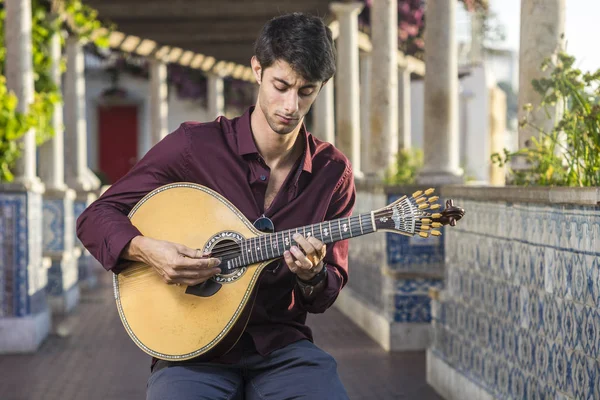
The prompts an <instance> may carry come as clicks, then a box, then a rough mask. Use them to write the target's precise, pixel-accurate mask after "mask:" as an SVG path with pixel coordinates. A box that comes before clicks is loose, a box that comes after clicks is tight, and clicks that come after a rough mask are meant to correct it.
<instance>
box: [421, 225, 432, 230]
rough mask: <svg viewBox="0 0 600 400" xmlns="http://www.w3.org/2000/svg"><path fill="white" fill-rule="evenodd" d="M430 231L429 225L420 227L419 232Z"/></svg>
mask: <svg viewBox="0 0 600 400" xmlns="http://www.w3.org/2000/svg"><path fill="white" fill-rule="evenodd" d="M430 229H431V227H430V226H429V225H422V226H421V230H422V231H428V230H430Z"/></svg>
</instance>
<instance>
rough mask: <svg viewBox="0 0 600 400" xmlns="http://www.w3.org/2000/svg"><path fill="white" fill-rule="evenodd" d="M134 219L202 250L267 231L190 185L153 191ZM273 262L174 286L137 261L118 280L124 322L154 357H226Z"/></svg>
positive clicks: (151, 233)
mask: <svg viewBox="0 0 600 400" xmlns="http://www.w3.org/2000/svg"><path fill="white" fill-rule="evenodd" d="M129 218H130V220H131V222H132V224H133V225H134V226H136V227H137V228H138V229H139V230H140V232H141V233H142V234H143V235H144V236H148V237H152V238H154V239H159V240H166V241H170V242H174V243H180V244H183V245H186V246H188V247H191V248H196V249H201V250H203V251H204V250H211V249H214V248H215V246H217V248H218V246H221V248H223V247H225V248H227V246H235V242H234V241H232V238H237V239H238V240H239V239H245V238H251V237H257V236H259V235H261V234H262V233H261V232H259V231H258V230H256V229H255V228H254V227H253V226H252V224H251V223H250V222H249V221H248V220H247V219H246V218H245V217H244V216H243V215H242V213H240V212H239V210H237V209H236V207H235V206H233V205H232V204H231V203H230V202H229V201H228V200H226V199H225V198H224V197H222V196H221V195H219V194H218V193H216V192H214V191H212V190H210V189H208V188H206V187H204V186H201V185H196V184H192V183H174V184H171V185H166V186H163V187H161V188H158V189H156V190H154V191H153V192H151V193H149V194H148V195H147V196H145V197H144V198H143V199H142V200H140V202H139V203H138V204H137V205H136V206H135V207H134V208H133V209H132V211H131V213H130V214H129ZM267 264H268V261H267V262H261V263H258V264H253V265H249V266H247V267H243V268H240V269H236V270H235V271H234V272H233V273H229V274H224V275H218V278H219V280H220V283H217V282H215V281H212V280H210V281H207V283H206V284H201V285H198V286H196V287H193V288H191V287H187V286H183V285H182V286H177V285H168V284H166V283H165V282H164V281H163V280H162V278H161V277H160V275H159V274H158V273H157V272H156V271H155V270H154V269H153V268H152V267H149V266H147V265H145V264H143V263H133V264H132V265H131V266H130V267H128V268H127V269H125V270H124V271H123V272H121V273H120V274H118V275H115V276H114V279H113V283H114V291H115V299H116V302H117V308H118V310H119V315H120V317H121V321H122V322H123V325H124V326H125V329H126V330H127V332H128V334H129V335H130V337H131V338H132V339H133V341H134V342H135V343H136V344H137V345H138V346H139V347H140V348H141V349H142V350H143V351H145V352H146V353H148V354H149V355H151V356H153V357H156V358H159V359H163V360H171V361H177V360H187V359H191V358H199V359H208V358H211V357H214V356H217V355H221V354H223V353H225V352H227V351H228V350H229V349H230V348H231V347H232V346H233V345H234V344H235V343H236V342H237V340H238V339H239V337H240V336H241V334H242V332H243V331H244V329H245V327H246V324H247V322H248V319H249V317H250V313H251V311H252V306H253V302H254V298H255V292H256V290H255V287H256V283H257V281H258V278H259V276H260V274H261V272H262V270H263V269H264V267H265V266H266V265H267Z"/></svg>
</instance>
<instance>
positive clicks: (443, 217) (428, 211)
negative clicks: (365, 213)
mask: <svg viewBox="0 0 600 400" xmlns="http://www.w3.org/2000/svg"><path fill="white" fill-rule="evenodd" d="M434 191H435V190H434V189H427V190H425V191H422V190H419V191H417V192H415V193H413V194H412V196H402V197H401V198H399V199H398V200H396V201H394V202H393V203H391V204H389V205H387V206H386V207H384V208H382V209H379V210H377V211H374V219H375V227H376V229H377V230H383V231H390V232H396V233H400V234H403V235H406V236H414V235H419V236H421V237H424V238H426V237H429V236H440V235H441V234H442V233H441V232H440V231H439V230H438V229H437V228H441V227H442V226H444V225H452V226H454V225H456V221H458V220H460V219H461V218H462V217H463V216H464V213H465V212H464V210H463V209H462V208H460V207H455V206H454V204H453V202H452V200H448V201H447V202H446V209H445V210H441V205H440V204H439V203H437V201H438V200H439V197H438V196H432V194H433V193H434Z"/></svg>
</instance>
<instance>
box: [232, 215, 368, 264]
mask: <svg viewBox="0 0 600 400" xmlns="http://www.w3.org/2000/svg"><path fill="white" fill-rule="evenodd" d="M376 230H377V229H376V227H375V226H374V225H373V216H372V213H370V212H369V213H366V214H360V215H357V216H352V217H347V218H340V219H336V220H333V221H326V222H321V223H318V224H313V225H306V226H302V227H299V228H294V229H288V230H285V231H281V232H276V233H271V234H268V235H260V236H257V237H253V238H250V239H246V240H243V241H242V242H240V244H239V246H240V254H238V255H237V257H235V258H232V259H229V260H227V261H226V263H225V266H222V267H221V269H222V270H225V271H227V270H233V269H236V268H240V267H243V266H246V265H251V264H256V263H259V262H262V261H268V260H274V259H276V258H279V257H282V256H283V253H284V252H285V251H286V250H289V249H290V248H291V247H292V246H296V245H298V243H297V242H296V241H295V240H294V239H293V236H294V234H295V233H299V234H301V235H302V236H304V237H309V236H313V237H315V238H317V239H319V240H320V241H321V242H323V243H325V244H329V243H334V242H339V241H340V240H345V239H350V238H353V237H358V236H362V235H366V234H369V233H373V232H375V231H376Z"/></svg>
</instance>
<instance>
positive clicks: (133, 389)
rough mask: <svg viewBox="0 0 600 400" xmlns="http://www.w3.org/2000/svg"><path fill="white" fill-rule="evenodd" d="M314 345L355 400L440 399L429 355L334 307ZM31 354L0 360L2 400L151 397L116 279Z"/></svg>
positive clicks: (320, 318) (106, 281)
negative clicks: (120, 307) (119, 307)
mask: <svg viewBox="0 0 600 400" xmlns="http://www.w3.org/2000/svg"><path fill="white" fill-rule="evenodd" d="M309 324H310V325H311V327H313V329H314V331H315V341H316V343H317V344H318V345H319V346H321V347H322V348H323V349H325V350H326V351H328V352H329V353H331V354H332V355H333V356H334V357H335V358H336V360H337V361H338V368H339V372H340V375H341V378H342V381H343V382H344V384H345V385H346V388H347V390H348V393H349V395H350V398H351V399H353V400H388V399H390V400H391V399H402V400H404V399H411V400H413V399H414V400H441V399H442V398H441V397H439V396H438V395H437V394H436V393H435V392H434V391H433V389H432V388H431V387H430V386H428V385H427V384H426V382H425V354H424V352H403V353H386V352H385V351H383V350H382V349H381V348H380V347H379V346H378V345H377V344H376V343H375V342H373V341H372V340H371V339H370V338H369V337H368V336H367V335H366V334H364V333H363V332H362V331H361V330H360V328H358V327H357V326H356V325H354V324H353V323H352V322H351V321H350V320H348V319H347V318H346V317H345V316H344V315H343V314H341V313H340V312H339V311H337V310H336V309H330V310H328V311H327V312H326V313H325V314H321V315H311V316H310V317H309ZM56 325H58V328H57V329H56V330H55V331H54V332H53V333H52V334H51V335H50V336H49V337H48V339H46V341H45V342H44V343H43V344H42V346H41V347H40V349H39V350H38V352H36V353H35V354H31V355H10V356H8V355H4V356H0V400H123V399H124V400H130V399H131V400H136V399H144V398H145V387H146V379H147V377H148V374H149V363H150V358H149V356H147V355H146V354H145V353H143V352H142V351H141V350H139V349H138V348H137V347H136V346H135V345H134V344H133V342H132V341H131V340H130V339H129V337H128V336H127V334H126V333H125V331H124V329H123V327H122V325H121V322H120V320H119V317H118V314H117V311H116V308H115V305H114V301H113V298H112V286H111V281H110V274H108V273H103V272H102V273H101V275H100V279H99V287H98V288H96V289H92V290H88V291H85V292H83V293H82V297H81V304H80V305H79V306H78V307H77V308H76V310H75V311H74V313H73V314H71V315H70V316H69V317H67V318H66V319H64V320H62V321H60V323H58V324H56Z"/></svg>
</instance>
